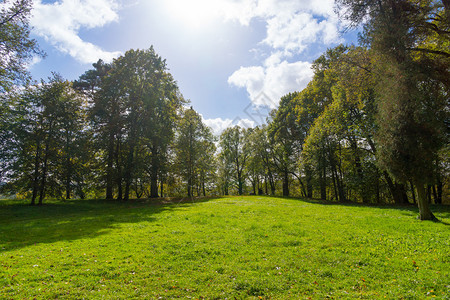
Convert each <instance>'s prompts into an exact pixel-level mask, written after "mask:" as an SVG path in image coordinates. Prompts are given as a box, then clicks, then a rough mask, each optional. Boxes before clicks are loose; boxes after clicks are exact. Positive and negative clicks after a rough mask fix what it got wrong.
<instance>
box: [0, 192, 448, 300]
mask: <svg viewBox="0 0 450 300" xmlns="http://www.w3.org/2000/svg"><path fill="white" fill-rule="evenodd" d="M435 210H436V215H437V216H438V217H439V218H440V219H441V220H442V221H443V222H446V223H448V222H450V211H449V209H448V207H442V206H441V207H435ZM416 213H417V209H416V208H412V207H387V206H371V207H368V206H358V205H338V204H334V205H333V204H324V203H318V202H313V201H303V200H298V199H283V198H273V197H231V198H230V197H227V198H218V199H204V201H199V200H195V202H191V201H190V200H189V201H185V202H181V203H180V200H176V199H175V200H173V202H163V201H159V202H158V201H156V200H152V201H133V202H128V203H120V202H106V201H64V202H52V203H48V204H47V205H45V206H44V207H42V208H40V209H36V208H32V207H29V206H27V205H26V203H24V202H17V201H6V200H2V201H0V267H1V268H0V294H1V295H2V297H4V298H8V299H9V298H33V297H39V298H49V299H50V298H77V299H82V298H135V299H142V298H147V299H157V298H159V297H161V298H163V299H169V298H178V297H181V298H187V297H191V298H193V299H200V298H202V297H203V298H206V299H224V298H237V299H242V298H244V299H248V298H250V299H252V298H255V299H258V298H259V297H261V298H263V299H269V298H270V299H288V298H293V299H301V298H312V299H324V298H384V297H386V298H388V299H392V298H414V299H416V298H427V297H434V296H435V297H437V298H441V299H445V298H446V297H447V296H448V278H449V276H450V273H449V272H450V270H449V268H448V263H449V259H450V257H449V253H448V247H449V241H450V235H449V234H450V232H449V230H448V229H447V227H446V226H447V225H446V224H444V223H432V222H426V223H424V222H420V221H418V220H415V219H414V218H413V217H414V215H415V214H416Z"/></svg>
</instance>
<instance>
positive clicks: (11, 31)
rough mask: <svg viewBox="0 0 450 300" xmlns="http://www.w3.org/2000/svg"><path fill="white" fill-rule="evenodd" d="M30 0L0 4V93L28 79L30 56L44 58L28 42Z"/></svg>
mask: <svg viewBox="0 0 450 300" xmlns="http://www.w3.org/2000/svg"><path fill="white" fill-rule="evenodd" d="M31 6H32V1H31V0H4V1H2V2H1V3H0V57H1V59H0V92H1V93H4V92H6V91H9V90H10V89H11V88H12V87H13V86H14V85H15V84H19V83H25V82H26V81H28V79H29V75H28V72H27V70H26V65H27V64H28V63H29V62H30V61H31V59H32V58H33V56H41V57H42V56H44V54H43V53H42V52H41V51H40V50H39V48H38V46H37V42H36V40H34V39H31V38H30V30H31V28H30V25H29V17H30V11H31Z"/></svg>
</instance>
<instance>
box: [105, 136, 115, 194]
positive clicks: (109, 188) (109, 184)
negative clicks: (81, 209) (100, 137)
mask: <svg viewBox="0 0 450 300" xmlns="http://www.w3.org/2000/svg"><path fill="white" fill-rule="evenodd" d="M113 165H114V134H110V136H109V143H108V160H107V166H106V200H112V199H113V197H114V196H113V178H114V176H113V172H114V169H113Z"/></svg>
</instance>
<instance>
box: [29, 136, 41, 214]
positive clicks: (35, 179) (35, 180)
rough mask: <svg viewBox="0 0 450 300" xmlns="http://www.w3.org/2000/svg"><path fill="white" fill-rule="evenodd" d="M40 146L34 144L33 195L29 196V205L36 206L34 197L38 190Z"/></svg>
mask: <svg viewBox="0 0 450 300" xmlns="http://www.w3.org/2000/svg"><path fill="white" fill-rule="evenodd" d="M40 149H41V145H40V143H39V141H37V143H36V155H35V157H34V175H33V194H32V196H31V205H35V204H36V197H37V194H38V190H39V166H40V155H41V153H40V152H41V151H40Z"/></svg>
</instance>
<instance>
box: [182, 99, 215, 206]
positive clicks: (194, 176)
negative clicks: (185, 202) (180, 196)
mask: <svg viewBox="0 0 450 300" xmlns="http://www.w3.org/2000/svg"><path fill="white" fill-rule="evenodd" d="M213 145H214V143H213V136H212V133H211V130H210V129H209V128H208V127H207V126H206V125H204V124H203V122H202V118H201V116H200V115H199V114H198V113H197V112H196V111H195V110H194V109H193V108H192V107H191V108H189V109H186V110H185V111H184V112H183V115H182V116H181V119H180V121H179V124H178V128H177V132H176V138H175V153H176V165H177V169H178V171H179V173H180V175H181V176H182V177H183V179H184V181H185V182H186V185H187V196H188V197H192V196H193V195H194V187H195V185H197V186H198V187H201V188H202V190H203V194H205V193H206V192H205V180H206V178H205V176H206V173H207V172H208V171H209V167H211V164H210V163H209V161H208V160H207V155H211V154H212V155H214V153H211V150H213V149H214V147H213Z"/></svg>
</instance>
